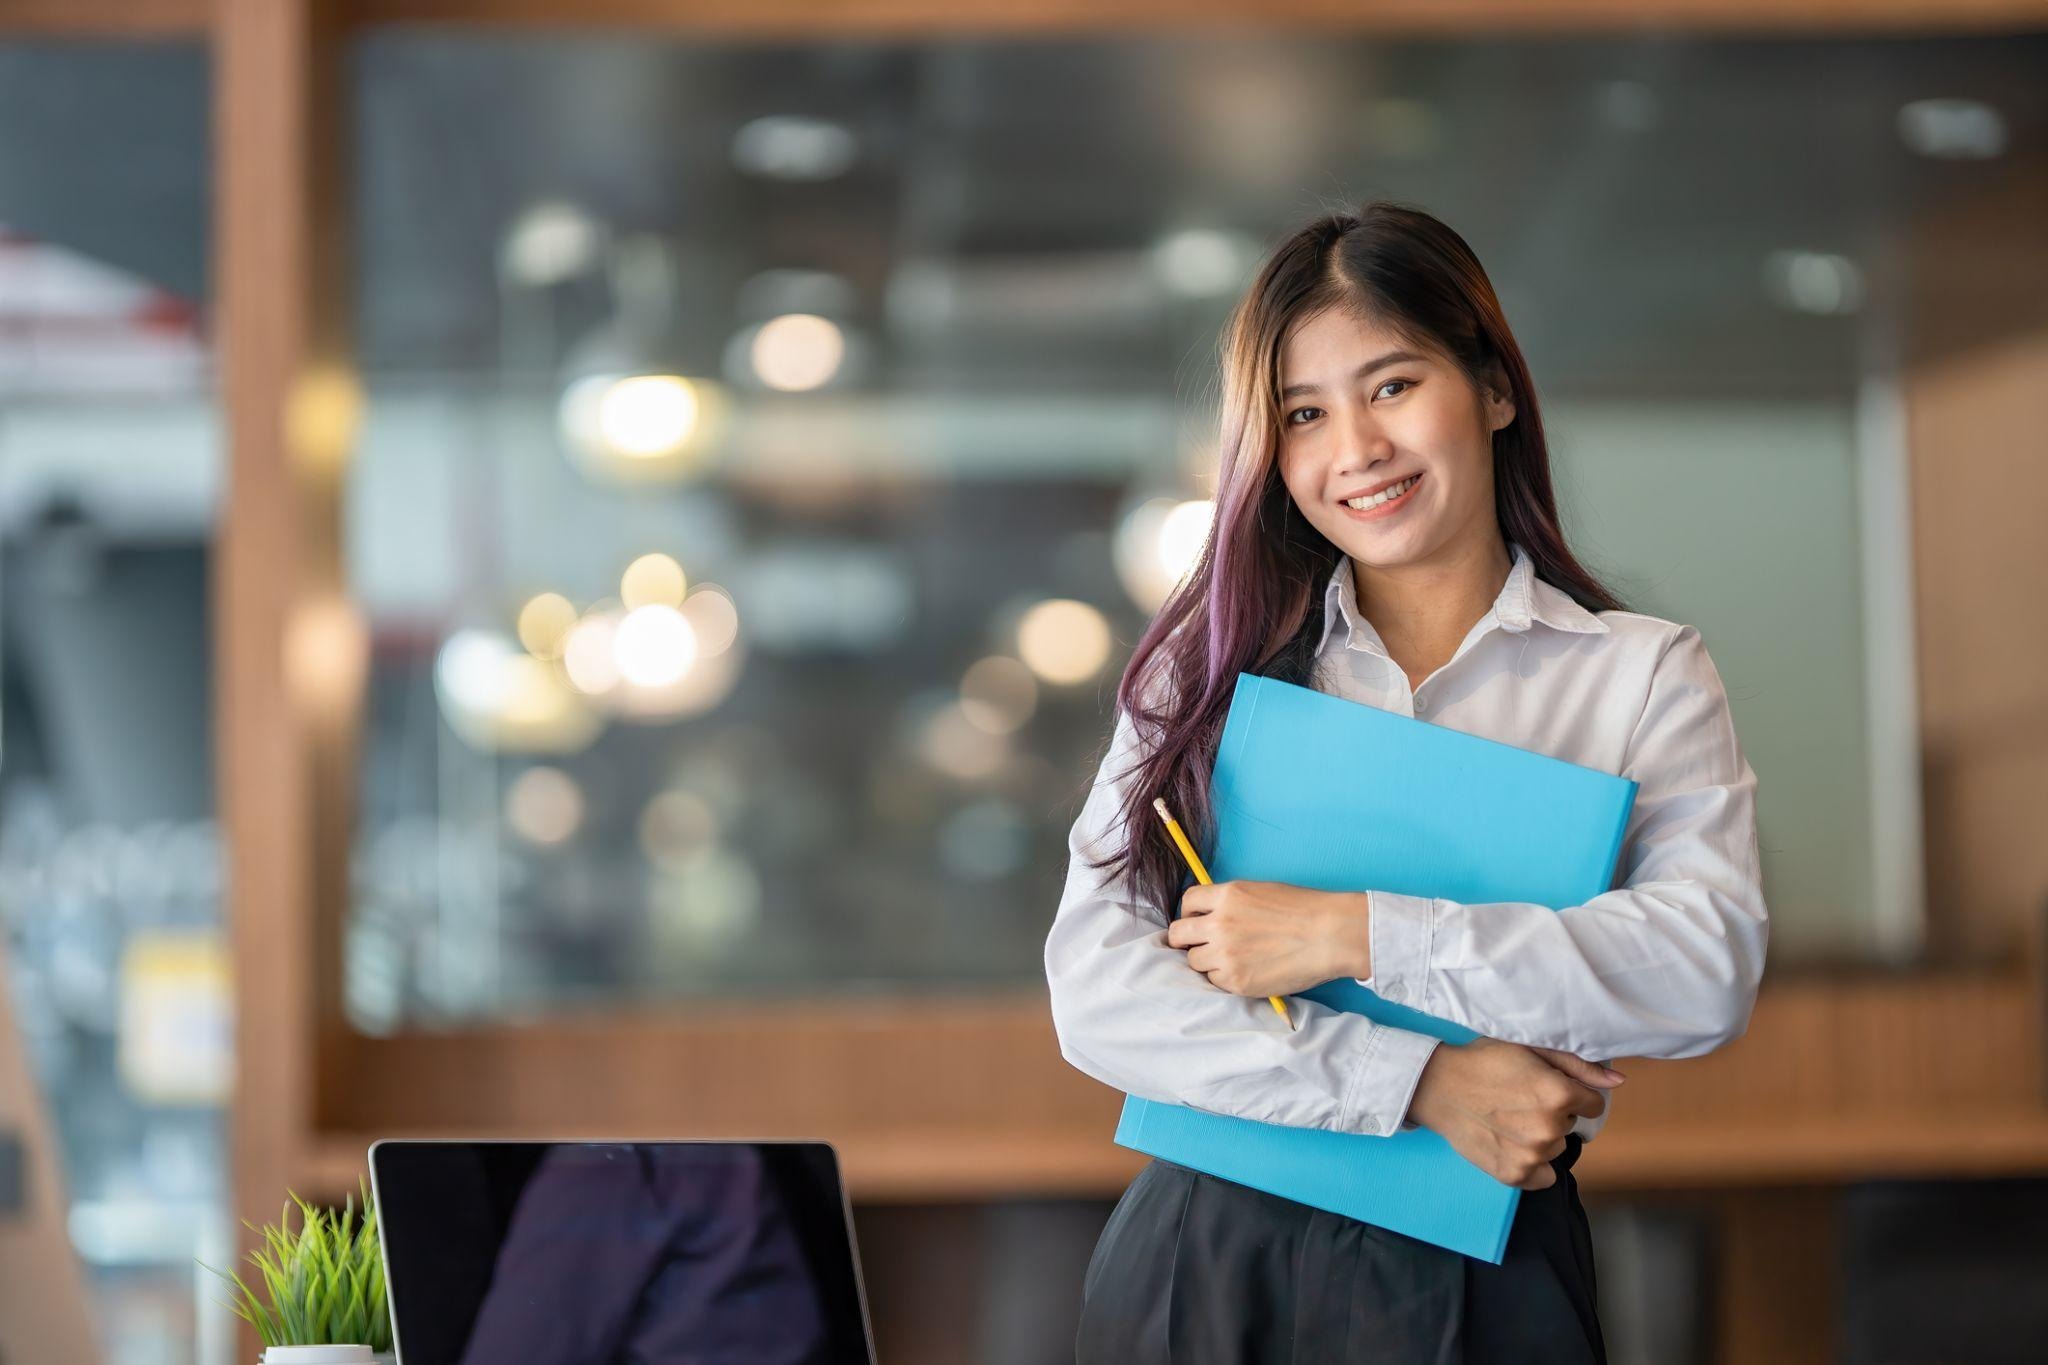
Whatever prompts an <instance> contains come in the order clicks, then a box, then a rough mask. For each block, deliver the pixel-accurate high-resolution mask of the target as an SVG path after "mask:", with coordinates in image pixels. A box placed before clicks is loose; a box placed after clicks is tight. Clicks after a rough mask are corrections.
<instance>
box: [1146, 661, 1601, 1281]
mask: <svg viewBox="0 0 2048 1365" xmlns="http://www.w3.org/2000/svg"><path fill="white" fill-rule="evenodd" d="M1212 791H1213V798H1212V799H1213V801H1214V806H1215V812H1216V832H1215V837H1214V839H1213V840H1212V842H1213V845H1214V851H1213V854H1211V855H1210V856H1207V857H1205V858H1204V860H1203V861H1204V862H1205V863H1206V865H1207V866H1208V869H1209V875H1210V876H1211V877H1213V878H1214V879H1215V880H1217V881H1219V882H1224V881H1237V880H1242V879H1247V878H1249V879H1253V880H1259V881H1278V882H1290V883H1292V884H1294V885H1296V886H1308V887H1314V888H1316V889H1318V890H1324V891H1363V890H1375V891H1389V892H1398V893H1405V894H1408V895H1414V896H1437V897H1443V898H1446V899H1449V900H1454V901H1459V902H1463V903H1467V904H1473V903H1484V902H1488V901H1532V902H1535V903H1537V904H1539V905H1547V906H1551V907H1552V908H1562V907H1564V906H1569V905H1579V904H1582V903H1583V902H1585V901H1587V900H1590V899H1592V898H1593V897H1594V896H1597V895H1599V894H1600V893H1601V892H1603V891H1606V890H1608V889H1609V888H1610V887H1611V886H1612V885H1613V879H1614V876H1615V871H1616V867H1617V864H1618V862H1619V859H1620V855H1621V845H1622V838H1623V836H1624V834H1625V832H1626V829H1627V825H1628V817H1629V812H1630V810H1631V809H1632V808H1633V806H1634V804H1635V795H1636V783H1635V782H1633V781H1630V780H1629V779H1627V778H1623V777H1617V776H1616V775H1614V774H1612V773H1604V772H1601V771H1599V770H1597V769H1594V768H1587V767H1581V766H1580V765H1578V764H1575V763H1567V762H1565V761H1564V760H1562V759H1556V758H1551V757H1549V756H1548V755H1545V754H1538V753H1532V752H1530V751H1529V750H1526V749H1519V748H1516V747H1515V746H1513V745H1510V744H1501V743H1498V742H1496V741H1494V740H1490V739H1482V738H1480V737H1479V736H1477V735H1468V734H1465V733H1464V732H1463V731H1459V730H1452V729H1447V728H1445V727H1443V726H1440V725H1432V724H1429V723H1428V722H1426V721H1419V720H1415V719H1412V718H1410V717H1408V716H1403V715H1398V714H1396V713H1394V712H1391V711H1383V710H1381V709H1379V708H1378V707H1375V706H1370V705H1367V704H1365V703H1363V702H1355V701H1349V700H1347V699H1345V698H1343V697H1336V696H1331V695H1330V694H1328V693H1325V692H1317V691H1314V690H1312V689H1310V688H1306V687H1297V686H1295V685H1293V684H1292V683H1284V682H1277V681H1275V680H1273V679H1271V678H1261V677H1255V676H1253V675H1251V674H1249V673H1241V674H1239V675H1238V679H1237V688H1236V690H1235V692H1234V693H1233V694H1232V696H1231V701H1230V713H1229V716H1228V718H1227V719H1226V721H1225V723H1224V727H1223V735H1222V738H1221V740H1220V741H1219V743H1218V745H1217V750H1216V766H1215V769H1214V775H1213V788H1212ZM1301 994H1302V995H1303V996H1304V997H1305V998H1307V999H1310V1000H1315V1001H1318V1002H1320V1003H1322V1004H1324V1005H1328V1006H1329V1007H1331V1008H1332V1009H1338V1010H1346V1011H1349V1012H1351V1013H1354V1014H1363V1015H1366V1016H1368V1017H1370V1018H1371V1019H1373V1020H1375V1021H1377V1022H1379V1023H1382V1024H1392V1025H1395V1026H1396V1027H1399V1028H1405V1029H1413V1030H1415V1031H1416V1032H1420V1033H1428V1034H1430V1035H1432V1036H1434V1037H1437V1038H1442V1039H1445V1040H1447V1041H1448V1042H1451V1043H1461V1044H1462V1043H1468V1042H1470V1041H1472V1039H1473V1038H1475V1037H1477V1036H1478V1034H1477V1033H1475V1032H1474V1031H1473V1030H1471V1029H1468V1028H1464V1027H1462V1026H1460V1025H1458V1024H1454V1023H1451V1022H1450V1021H1448V1020H1444V1019H1438V1018H1435V1017H1434V1016H1431V1015H1427V1014H1423V1013H1421V1012H1420V1011H1418V1010H1413V1009H1409V1008H1407V1007H1405V1006H1402V1005H1395V1004H1390V1003H1389V1002H1387V1001H1385V1000H1382V999H1380V998H1379V996H1378V995H1376V994H1374V993H1373V992H1372V991H1369V990H1367V989H1365V988H1364V987H1363V986H1360V985H1359V984H1358V983H1357V982H1356V981H1353V980H1351V979H1349V978H1343V979H1339V980H1336V981H1328V982H1325V983H1323V984H1322V985H1320V986H1316V987H1314V988H1313V989H1311V990H1307V991H1304V992H1302V993H1301ZM1296 1020H1297V1022H1301V1019H1300V1012H1299V1011H1297V1012H1296ZM1269 1022H1271V1023H1273V1024H1274V1025H1275V1026H1278V1024H1279V1020H1277V1019H1273V1020H1270V1021H1269ZM1309 1027H1313V1025H1309ZM1115 1140H1116V1142H1117V1144H1118V1145H1120V1146H1123V1147H1129V1148H1132V1149H1133V1150H1136V1151H1140V1152H1144V1153H1146V1154H1147V1155H1149V1156H1155V1157H1159V1158H1162V1159H1163V1160H1166V1161H1171V1162H1175V1163H1177V1164H1179V1165H1182V1166H1186V1167H1189V1168H1190V1169H1192V1170H1197V1171H1205V1172H1207V1173H1208V1174H1210V1175H1213V1176H1219V1177H1221V1178H1223V1179H1225V1180H1232V1181H1235V1182H1237V1183H1238V1184H1241V1185H1250V1186H1252V1187H1254V1188H1256V1189H1261V1190H1265V1191H1268V1192H1269V1193H1272V1194H1277V1195H1281V1196H1284V1197H1285V1198H1288V1199H1292V1200H1295V1201H1297V1202H1299V1203H1303V1204H1309V1205H1312V1206H1314V1207H1316V1208H1321V1209H1328V1210H1330V1211H1331V1212H1333V1213H1341V1214H1345V1215H1347V1216H1349V1217H1352V1218H1357V1219H1361V1220H1363V1221H1365V1222H1368V1223H1373V1224H1376V1225H1378V1226H1380V1227H1383V1228H1389V1229H1391V1230H1393V1231H1395V1232H1400V1233H1405V1234H1407V1235H1408V1236H1410V1237H1415V1238H1419V1239H1421V1240H1423V1241H1425V1242H1431V1243H1434V1244H1435V1245H1437V1246H1441V1247H1448V1248H1450V1249H1451V1250H1453V1251H1459V1252H1462V1253H1464V1254H1465V1255H1467V1256H1472V1257H1475V1258H1477V1259H1479V1260H1483V1261H1491V1262H1493V1263H1494V1264H1495V1265H1498V1264H1500V1261H1501V1257H1502V1256H1503V1255H1504V1254H1505V1252H1506V1249H1507V1240H1508V1230H1509V1228H1510V1227H1511V1226H1512V1225H1513V1223H1514V1217H1515V1207H1516V1205H1517V1204H1518V1203H1519V1201H1520V1198H1521V1191H1520V1190H1518V1189H1516V1188H1515V1187H1514V1186H1512V1185H1505V1184H1502V1183H1501V1182H1500V1181H1498V1180H1495V1179H1494V1178H1493V1177H1492V1176H1490V1175H1488V1174H1486V1172H1484V1171H1482V1170H1480V1169H1479V1167H1477V1166H1475V1165H1473V1164H1472V1163H1471V1162H1469V1161H1467V1160H1465V1158H1464V1157H1462V1156H1460V1155H1458V1153H1457V1151H1456V1150H1455V1149H1454V1148H1453V1147H1452V1146H1451V1145H1450V1144H1449V1143H1448V1142H1446V1141H1445V1140H1444V1139H1443V1138H1441V1137H1439V1136H1438V1135H1437V1134H1435V1133H1433V1132H1431V1131H1430V1130H1428V1129H1426V1128H1417V1129H1414V1130H1413V1131H1410V1132H1403V1133H1396V1134H1394V1135H1393V1136H1390V1137H1376V1136H1371V1135H1367V1134H1360V1133H1337V1132H1330V1131H1326V1130H1323V1129H1315V1128H1293V1127H1288V1126H1285V1125H1282V1124H1273V1123H1262V1122H1259V1121H1258V1120H1255V1119H1246V1118H1239V1117H1236V1116H1233V1115H1226V1114H1214V1113H1210V1112H1207V1111H1205V1110H1199V1109H1191V1108H1188V1107H1186V1106H1183V1105H1175V1104H1162V1103H1159V1102H1157V1101H1152V1100H1145V1099H1141V1098H1139V1097H1138V1096H1135V1095H1131V1096H1127V1097H1126V1098H1125V1101H1124V1109H1123V1116H1122V1119H1121V1121H1120V1122H1119V1123H1118V1124H1117V1130H1116V1139H1115Z"/></svg>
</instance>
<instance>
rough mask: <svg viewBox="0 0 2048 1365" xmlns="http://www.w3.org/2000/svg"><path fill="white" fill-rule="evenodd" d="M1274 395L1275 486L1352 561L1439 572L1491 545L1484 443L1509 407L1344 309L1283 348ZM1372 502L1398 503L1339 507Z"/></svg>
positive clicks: (1488, 445) (1320, 318) (1489, 454)
mask: <svg viewBox="0 0 2048 1365" xmlns="http://www.w3.org/2000/svg"><path fill="white" fill-rule="evenodd" d="M1297 388H1298V389H1299V391H1297V392H1289V390H1294V389H1297ZM1280 392H1281V398H1280V433H1279V438H1278V440H1279V445H1278V458H1279V464H1280V477H1281V479H1282V481H1283V482H1285V483H1286V485H1287V491H1288V492H1289V493H1290V494H1292V495H1293V497H1294V502H1295V505H1296V506H1298V507H1300V508H1301V512H1302V515H1303V516H1305V517H1307V518H1308V520H1309V524H1310V525H1312V526H1314V527H1315V528H1316V529H1317V530H1319V531H1321V532H1322V533H1323V534H1324V535H1325V536H1327V537H1329V539H1330V541H1331V543H1333V544H1334V545H1336V546H1337V547H1338V548H1339V549H1341V550H1343V551H1344V552H1345V553H1346V554H1348V555H1350V556H1351V557H1352V558H1353V559H1355V560H1358V561H1360V562H1361V563H1363V564H1368V565H1371V566H1373V567H1375V568H1383V569H1390V568H1397V567H1400V566H1402V565H1419V564H1426V563H1431V562H1433V561H1439V562H1440V561H1448V560H1451V559H1455V558H1456V557H1458V556H1459V555H1460V553H1461V552H1465V551H1469V550H1470V549H1471V548H1472V546H1473V543H1474V542H1475V540H1477V539H1482V538H1484V537H1488V536H1494V537H1497V536H1498V535H1499V534H1500V532H1499V526H1498V522H1497V520H1496V517H1495V513H1494V506H1493V433H1494V432H1495V431H1498V430H1499V429H1500V428H1502V427H1504V426H1506V425H1507V424H1508V423H1509V422H1512V421H1513V420H1514V418H1515V407H1514V402H1513V400H1512V399H1509V398H1507V397H1505V396H1502V397H1497V398H1496V397H1490V396H1487V395H1484V394H1481V393H1479V392H1478V391H1477V390H1475V389H1474V388H1473V386H1472V384H1471V382H1470V381H1468V380H1467V379H1466V378H1465V374H1464V371H1462V370H1460V369H1459V368H1458V367H1457V366H1456V365H1455V364H1453V363H1452V362H1451V361H1449V360H1448V359H1446V358H1444V357H1443V356H1441V355H1438V354H1436V353H1434V352H1426V353H1422V354H1416V353H1415V348H1414V347H1412V346H1410V345H1408V344H1405V343H1403V341H1402V340H1401V339H1400V338H1399V337H1397V336H1395V335H1394V334H1393V333H1391V332H1389V331H1386V330H1385V329H1384V328H1382V327H1380V326H1377V325H1375V324H1373V323H1369V322H1365V321H1362V320H1361V319H1359V318H1358V317H1357V316H1355V315H1354V314H1352V313H1351V312H1349V311H1347V310H1345V309H1342V308H1330V309H1327V310H1325V311H1324V312H1322V313H1320V314H1318V315H1317V316H1315V317H1313V318H1310V319H1308V320H1306V321H1305V322H1302V323H1301V324H1299V325H1298V326H1297V327H1296V328H1295V329H1294V331H1293V332H1292V334H1291V335H1290V336H1289V337H1288V338H1287V339H1286V341H1285V342H1284V344H1283V346H1282V348H1281V353H1280ZM1408 480H1413V481H1414V482H1413V484H1412V486H1407V485H1406V481H1408ZM1382 490H1387V491H1391V492H1393V493H1395V494H1396V495H1397V496H1394V497H1392V498H1390V499H1387V500H1385V501H1382V502H1380V503H1379V504H1378V505H1377V506H1367V505H1365V504H1364V503H1360V505H1359V506H1358V507H1356V508H1354V507H1352V506H1350V505H1347V502H1348V500H1351V499H1361V498H1362V499H1366V500H1370V499H1372V498H1374V497H1375V496H1378V495H1379V494H1380V493H1381V492H1382Z"/></svg>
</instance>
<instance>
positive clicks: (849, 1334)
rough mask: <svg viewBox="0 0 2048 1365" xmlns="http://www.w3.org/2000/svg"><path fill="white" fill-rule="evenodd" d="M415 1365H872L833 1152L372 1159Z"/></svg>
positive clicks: (720, 1148) (498, 1145)
mask: <svg viewBox="0 0 2048 1365" xmlns="http://www.w3.org/2000/svg"><path fill="white" fill-rule="evenodd" d="M370 1183H371V1191H372V1194H373V1196H374V1198H375V1200H376V1206H377V1225H378V1236H379V1240H380V1241H381V1243H382V1246H383V1251H384V1274H385V1282H386V1285H387V1288H388V1290H389V1294H390V1304H391V1320H392V1328H393V1332H394V1338H395V1340H394V1344H395V1346H396V1347H397V1352H398V1359H399V1362H400V1365H660V1362H663V1361H675V1362H679V1365H680V1363H681V1362H689V1365H723V1363H724V1362H731V1365H742V1362H744V1365H785V1363H786V1365H874V1359H875V1355H874V1332H873V1328H872V1326H871V1324H870V1323H869V1320H868V1308H867V1297H866V1292H865V1289H864V1287H863V1285H862V1283H861V1276H860V1261H859V1256H858V1254H857V1252H856V1250H855V1245H854V1238H853V1219H852V1211H851V1209H850V1207H849V1205H848V1203H847V1198H846V1189H845V1186H844V1184H843V1183H842V1181H841V1180H840V1175H839V1161H838V1156H837V1153H835V1152H834V1150H833V1149H832V1146H831V1144H829V1143H825V1142H745V1141H704V1142H459V1141H451V1142H430V1141H410V1140H403V1141H402V1140H386V1141H381V1142H378V1143H375V1144H373V1145H372V1146H371V1148H370Z"/></svg>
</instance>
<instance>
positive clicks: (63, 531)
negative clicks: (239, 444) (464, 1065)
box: [0, 39, 233, 1365]
mask: <svg viewBox="0 0 2048 1365" xmlns="http://www.w3.org/2000/svg"><path fill="white" fill-rule="evenodd" d="M208 95H209V66H208V60H207V53H206V47H205V44H204V43H203V42H201V41H199V40H197V39H194V40H191V41H182V42H173V41H165V42H150V43H130V42H118V41H104V40H96V41H91V42H64V41H35V42H28V41H18V40H4V41H0V946H4V949H5V951H4V952H0V964H4V966H5V968H6V970H7V975H8V980H7V982H6V983H5V984H6V986H7V987H8V989H6V990H4V991H0V1050H5V1052H6V1054H7V1055H9V1056H12V1055H14V1048H15V1046H16V1044H19V1046H20V1048H21V1051H22V1054H23V1055H25V1056H26V1058H27V1061H28V1063H29V1069H30V1071H31V1073H32V1074H33V1075H34V1077H35V1078H36V1079H37V1080H38V1081H39V1082H40V1085H41V1096H40V1108H41V1109H42V1110H43V1111H44V1113H45V1114H46V1115H47V1117H48V1120H49V1125H50V1131H51V1132H52V1133H53V1134H54V1137H55V1147H56V1149H57V1150H56V1153H55V1155H56V1156H57V1158H58V1164H59V1166H60V1169H61V1181H62V1185H63V1187H64V1189H65V1191H66V1194H65V1207H64V1208H63V1209H62V1210H61V1211H59V1214H58V1216H57V1218H56V1219H55V1220H53V1221H54V1224H55V1226H56V1227H57V1228H59V1229H60V1233H59V1235H60V1236H61V1235H62V1233H61V1230H62V1229H68V1231H69V1235H70V1241H71V1243H72V1246H73V1247H74V1248H75V1249H76V1251H77V1253H78V1255H79V1257H80V1259H81V1261H82V1263H83V1265H84V1267H85V1270H86V1272H87V1274H86V1279H87V1287H88V1290H89V1291H90V1294H91V1308H90V1323H89V1330H90V1331H91V1332H92V1333H93V1335H94V1336H95V1337H96V1338H97V1342H98V1346H99V1348H100V1349H101V1350H102V1351H103V1352H104V1358H105V1359H108V1360H111V1361H117V1362H123V1363H124V1365H125V1363H127V1362H150V1363H151V1365H172V1363H174V1362H178V1363H182V1362H194V1361H199V1362H206V1363H207V1365H211V1363H212V1362H213V1361H215V1360H219V1359H223V1358H224V1357H222V1356H221V1355H220V1354H219V1353H220V1351H221V1350H222V1349H223V1348H224V1347H225V1346H226V1344H227V1342H228V1338H229V1336H230V1335H231V1332H230V1324H231V1322H232V1319H231V1318H230V1317H229V1315H228V1313H227V1310H226V1309H225V1308H223V1307H221V1306H220V1304H219V1302H218V1301H219V1298H220V1296H219V1295H218V1294H216V1293H213V1292H212V1291H211V1289H210V1288H209V1281H210V1279H211V1277H210V1276H205V1275H204V1274H203V1272H201V1271H200V1270H199V1268H198V1267H197V1265H196V1264H195V1258H200V1257H203V1258H204V1259H206V1260H207V1261H209V1262H211V1263H213V1264H216V1265H225V1264H227V1263H228V1262H229V1261H230V1260H231V1259H232V1256H233V1237H232V1229H233V1223H232V1220H231V1218H230V1217H229V1215H228V1199H227V1190H226V1151H225V1146H226V1144H225V1141H224V1129H225V1125H224V1106H225V1104H226V1102H227V1097H228V1089H229V1084H230V1080H231V1077H232V1072H233V1056H232V1041H231V1036H230V1034H231V1002H230V999H229V974H228V961H227V952H226V947H225V943H224V941H223V935H222V926H221V900H222V886H221V865H222V864H221V849H220V840H219V831H218V827H217V824H216V821H215V816H214V811H215V806H214V775H213V774H214V764H213V713H212V696H211V678H212V672H213V670H212V657H211V651H212V631H211V627H210V620H209V617H210V598H209V582H210V576H211V574H210V570H211V537H212V533H213V528H214V523H215V515H216V507H217V505H218V499H219V484H220V476H221V461H220V453H219V432H218V423H217V420H216V407H215V403H214V399H213V393H212V382H213V374H212V368H213V367H212V345H211V338H210V335H209V333H210V327H209V325H208V322H207V317H206V312H207V309H206V303H207V279H208V273H209V272H208V246H209V239H210V236H211V233H210V231H209V214H210V207H209V203H208V193H209V188H210V177H209V172H208V164H209V157H208V152H207V136H208V115H209V106H208ZM9 1004H11V1006H12V1008H11V1010H9V1009H8V1008H7V1006H8V1005H9ZM36 1098H37V1097H34V1096H23V1095H15V1094H9V1095H4V1096H0V1139H4V1138H5V1137H6V1136H8V1133H7V1131H6V1130H10V1129H16V1128H17V1126H18V1125H23V1124H24V1123H26V1124H27V1126H29V1128H30V1130H31V1131H34V1130H35V1128H36V1127H38V1125H36V1124H35V1123H34V1119H33V1117H32V1114H33V1109H32V1108H31V1107H30V1106H32V1105H33V1104H34V1102H35V1100H36ZM36 1169H42V1165H41V1162H40V1161H38V1163H37V1166H36ZM12 1174H14V1175H15V1176H16V1177H18V1176H19V1174H20V1171H19V1168H16V1169H15V1170H14V1171H13V1172H12ZM16 1193H20V1191H16ZM27 1196H28V1198H29V1200H30V1201H33V1200H34V1199H35V1197H36V1192H35V1190H34V1189H33V1188H31V1189H29V1190H28V1191H27ZM23 1213H24V1210H23V1209H21V1208H19V1207H17V1208H16V1209H14V1210H11V1211H9V1212H7V1213H0V1223H6V1224H7V1225H8V1226H7V1235H8V1236H9V1237H10V1239H16V1240H17V1245H18V1246H19V1247H20V1254H19V1255H17V1257H16V1260H15V1264H16V1266H17V1267H18V1268H19V1267H29V1266H30V1265H31V1263H32V1262H40V1261H41V1260H42V1259H43V1258H45V1257H48V1258H50V1261H51V1263H50V1264H49V1265H46V1266H43V1267H42V1269H41V1270H39V1271H38V1273H36V1274H34V1275H31V1277H30V1284H31V1285H32V1286H33V1285H38V1284H41V1285H54V1284H57V1283H61V1282H64V1277H62V1275H61V1272H60V1271H59V1270H58V1269H57V1267H56V1265H55V1257H56V1255H57V1252H58V1249H57V1248H55V1247H33V1246H31V1245H24V1244H21V1243H20V1242H19V1241H18V1239H19V1238H21V1237H22V1236H25V1235H26V1233H25V1232H23V1231H22V1230H21V1224H20V1223H19V1222H17V1216H18V1215H22V1214H23ZM46 1213H47V1209H36V1208H28V1209H27V1210H26V1217H27V1218H28V1219H29V1220H35V1221H40V1219H41V1217H42V1215H44V1214H46ZM46 1276H48V1278H46ZM19 1288H20V1287H19V1286H16V1289H17V1296H16V1297H13V1298H8V1296H6V1295H4V1294H0V1300H4V1301H5V1302H4V1304H0V1313H5V1312H7V1311H9V1310H12V1311H15V1312H20V1311H22V1310H23V1309H24V1308H25V1307H26V1305H25V1303H24V1300H23V1299H22V1298H21V1297H19ZM58 1297H60V1296H58ZM37 1302H38V1305H39V1309H38V1311H40V1312H45V1313H47V1314H49V1315H50V1317H49V1318H48V1319H47V1320H46V1321H47V1322H48V1323H49V1325H50V1326H51V1329H52V1330H53V1331H55V1330H56V1324H57V1322H58V1320H59V1315H60V1314H64V1313H65V1312H66V1311H67V1310H68V1309H69V1307H70V1305H68V1304H66V1303H64V1302H61V1301H50V1300H48V1299H38V1300H37Z"/></svg>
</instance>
